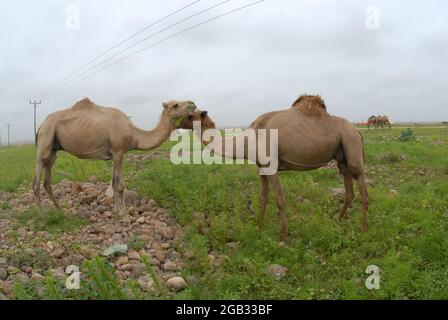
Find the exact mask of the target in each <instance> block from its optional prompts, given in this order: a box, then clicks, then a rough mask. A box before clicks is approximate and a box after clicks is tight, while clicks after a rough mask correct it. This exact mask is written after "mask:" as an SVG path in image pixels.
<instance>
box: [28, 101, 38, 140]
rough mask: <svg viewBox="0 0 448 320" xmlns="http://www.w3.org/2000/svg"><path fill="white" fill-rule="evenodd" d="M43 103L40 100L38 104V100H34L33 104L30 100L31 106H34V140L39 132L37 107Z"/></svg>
mask: <svg viewBox="0 0 448 320" xmlns="http://www.w3.org/2000/svg"><path fill="white" fill-rule="evenodd" d="M40 103H41V101H40V100H39V102H37V101H36V100H34V102H31V100H30V104H32V105H34V139H36V135H37V130H36V106H37V105H38V104H40Z"/></svg>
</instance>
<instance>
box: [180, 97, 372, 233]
mask: <svg viewBox="0 0 448 320" xmlns="http://www.w3.org/2000/svg"><path fill="white" fill-rule="evenodd" d="M194 121H200V122H201V127H202V131H201V132H202V134H203V133H204V131H205V130H207V129H214V128H215V123H214V122H213V121H212V119H210V117H209V116H208V115H207V111H199V110H197V111H195V112H193V113H192V114H190V115H189V116H188V117H187V119H186V120H185V121H184V123H183V124H182V127H183V128H185V129H193V122H194ZM249 129H255V130H256V131H257V136H258V135H259V134H260V133H259V131H258V129H278V161H279V166H278V171H282V170H297V171H307V170H314V169H318V168H319V167H322V166H324V165H325V164H327V163H328V162H329V161H331V160H332V159H335V160H336V161H337V162H338V168H339V170H340V172H341V173H342V175H343V176H344V185H345V202H344V207H343V208H342V210H341V212H340V214H339V219H340V220H341V219H342V218H343V217H344V216H345V214H346V212H347V209H348V207H349V206H350V204H351V203H352V201H353V198H354V192H353V179H356V180H358V185H359V190H360V194H361V202H362V210H363V214H364V215H363V230H367V228H368V218H367V215H368V195H367V186H366V181H365V180H366V179H365V173H364V147H363V139H362V136H361V134H360V133H359V131H358V130H357V129H356V128H355V127H354V126H353V125H352V124H351V123H350V122H348V121H347V120H345V119H342V118H339V117H335V116H331V115H329V114H328V113H327V111H326V106H325V103H324V101H323V100H322V99H321V98H320V97H319V96H310V95H304V96H301V97H299V98H298V99H297V100H296V101H295V102H294V103H293V105H292V107H291V108H289V109H286V110H280V111H273V112H268V113H265V114H263V115H261V116H259V117H258V118H257V119H256V120H255V121H254V122H253V123H252V124H251V125H250V127H249ZM202 134H201V136H200V137H199V138H200V139H201V141H202V142H203V143H204V144H206V145H209V144H210V141H208V139H206V138H204V137H203V136H202ZM243 134H244V132H243ZM257 138H258V137H257ZM236 140H237V137H227V138H223V140H222V150H214V151H215V153H217V154H219V155H224V150H225V145H226V142H227V143H233V146H234V147H233V154H231V155H229V157H230V158H233V159H236V158H243V159H247V158H248V147H247V145H246V146H245V150H244V154H241V153H238V151H237V150H236V148H235V145H236ZM257 140H258V139H257ZM267 148H268V153H269V154H270V146H269V140H268V141H267ZM226 155H227V154H226ZM256 162H257V163H256V164H257V165H258V166H259V167H261V166H262V165H261V164H260V163H259V162H258V158H257V161H256ZM278 171H276V172H275V173H274V174H273V175H260V177H261V182H262V191H261V204H260V214H259V225H260V226H261V225H262V224H263V222H264V213H265V210H266V204H267V201H268V193H269V183H270V184H271V185H272V187H273V190H274V193H275V196H276V201H277V207H278V209H279V217H280V222H281V233H280V236H281V239H283V240H284V239H286V238H287V233H288V229H287V223H286V215H285V199H284V196H283V192H282V188H281V185H280V180H279V177H278Z"/></svg>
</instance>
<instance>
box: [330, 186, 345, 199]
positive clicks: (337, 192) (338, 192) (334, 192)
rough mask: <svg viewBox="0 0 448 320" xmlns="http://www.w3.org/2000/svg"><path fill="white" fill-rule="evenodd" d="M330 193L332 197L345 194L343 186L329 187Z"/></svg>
mask: <svg viewBox="0 0 448 320" xmlns="http://www.w3.org/2000/svg"><path fill="white" fill-rule="evenodd" d="M331 195H332V196H333V198H337V197H339V196H343V195H345V189H344V188H331Z"/></svg>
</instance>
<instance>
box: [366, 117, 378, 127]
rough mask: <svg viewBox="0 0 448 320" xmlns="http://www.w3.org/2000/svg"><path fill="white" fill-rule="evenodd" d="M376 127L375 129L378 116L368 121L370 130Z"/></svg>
mask: <svg viewBox="0 0 448 320" xmlns="http://www.w3.org/2000/svg"><path fill="white" fill-rule="evenodd" d="M372 125H373V126H375V129H376V127H377V117H376V116H370V117H369V119H368V120H367V128H368V129H370V126H372Z"/></svg>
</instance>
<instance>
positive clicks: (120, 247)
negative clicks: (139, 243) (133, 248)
mask: <svg viewBox="0 0 448 320" xmlns="http://www.w3.org/2000/svg"><path fill="white" fill-rule="evenodd" d="M127 252H128V246H127V245H126V244H114V245H112V246H110V247H107V248H106V249H104V251H103V256H106V257H108V256H120V255H125V254H126V253H127Z"/></svg>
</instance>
